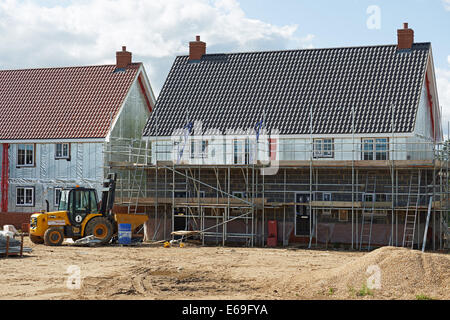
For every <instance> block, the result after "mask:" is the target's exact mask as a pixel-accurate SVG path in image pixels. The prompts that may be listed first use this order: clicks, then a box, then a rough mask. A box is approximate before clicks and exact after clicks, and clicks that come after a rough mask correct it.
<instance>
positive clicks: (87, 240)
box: [73, 235, 102, 247]
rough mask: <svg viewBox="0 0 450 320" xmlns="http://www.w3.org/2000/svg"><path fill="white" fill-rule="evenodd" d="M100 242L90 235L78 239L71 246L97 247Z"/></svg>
mask: <svg viewBox="0 0 450 320" xmlns="http://www.w3.org/2000/svg"><path fill="white" fill-rule="evenodd" d="M101 243H102V241H101V240H100V239H97V238H96V237H95V236H93V235H90V236H87V237H84V238H81V239H78V240H76V241H74V242H73V245H75V246H91V247H93V246H97V245H100V244H101Z"/></svg>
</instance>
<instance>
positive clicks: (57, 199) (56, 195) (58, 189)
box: [54, 188, 62, 207]
mask: <svg viewBox="0 0 450 320" xmlns="http://www.w3.org/2000/svg"><path fill="white" fill-rule="evenodd" d="M61 191H62V188H55V192H54V195H55V201H54V204H55V207H59V199H61Z"/></svg>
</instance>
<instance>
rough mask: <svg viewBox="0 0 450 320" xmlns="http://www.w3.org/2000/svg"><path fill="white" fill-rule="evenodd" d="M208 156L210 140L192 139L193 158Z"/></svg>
mask: <svg viewBox="0 0 450 320" xmlns="http://www.w3.org/2000/svg"><path fill="white" fill-rule="evenodd" d="M205 158H208V141H206V140H202V141H194V140H192V141H191V159H205Z"/></svg>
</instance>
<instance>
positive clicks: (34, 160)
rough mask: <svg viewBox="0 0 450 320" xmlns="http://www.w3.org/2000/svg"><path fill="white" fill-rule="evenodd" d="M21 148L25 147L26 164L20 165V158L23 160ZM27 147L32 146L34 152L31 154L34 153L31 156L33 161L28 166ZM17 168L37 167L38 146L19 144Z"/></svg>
mask: <svg viewBox="0 0 450 320" xmlns="http://www.w3.org/2000/svg"><path fill="white" fill-rule="evenodd" d="M20 146H25V150H24V151H25V153H24V155H23V157H24V159H23V160H24V163H23V164H20V163H19V161H20V158H21V155H19V152H20ZM26 146H32V150H31V152H32V154H31V159H32V163H31V164H27V163H26V162H27V151H28V150H27V148H26ZM16 166H17V167H18V168H20V167H35V166H36V144H34V143H18V144H17V159H16Z"/></svg>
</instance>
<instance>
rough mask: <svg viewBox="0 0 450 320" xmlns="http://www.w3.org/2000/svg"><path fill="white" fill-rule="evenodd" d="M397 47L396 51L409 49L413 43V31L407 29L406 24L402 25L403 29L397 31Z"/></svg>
mask: <svg viewBox="0 0 450 320" xmlns="http://www.w3.org/2000/svg"><path fill="white" fill-rule="evenodd" d="M397 37H398V45H397V49H398V50H402V49H411V48H412V45H413V43H414V30H413V29H409V28H408V23H407V22H405V23H404V24H403V29H398V30H397Z"/></svg>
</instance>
